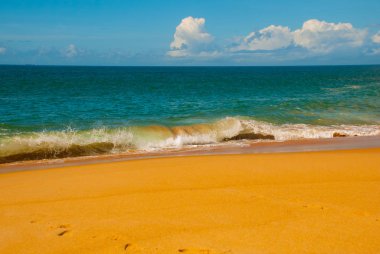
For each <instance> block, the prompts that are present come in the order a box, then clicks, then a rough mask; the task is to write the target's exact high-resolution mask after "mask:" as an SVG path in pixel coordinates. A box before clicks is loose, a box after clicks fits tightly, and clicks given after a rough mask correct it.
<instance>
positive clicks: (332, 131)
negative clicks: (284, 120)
mask: <svg viewBox="0 0 380 254" xmlns="http://www.w3.org/2000/svg"><path fill="white" fill-rule="evenodd" d="M247 134H249V135H247ZM336 134H339V135H340V136H372V135H380V126H379V125H333V126H316V125H307V124H282V125H276V124H272V123H268V122H264V121H257V120H254V119H245V118H244V119H243V118H235V117H227V118H224V119H221V120H219V121H215V122H212V123H205V124H194V125H188V126H175V127H165V126H131V127H124V128H115V129H107V128H99V129H92V130H87V131H77V130H73V129H67V130H64V131H50V132H47V131H44V132H35V133H29V134H20V135H13V136H5V137H4V136H2V137H1V139H0V141H1V143H0V163H6V162H13V161H20V160H30V159H48V158H63V157H76V156H84V155H97V154H105V153H120V152H132V151H151V150H158V149H169V148H181V147H186V146H190V145H205V144H217V143H222V142H225V141H228V140H239V139H274V140H279V141H283V140H292V139H305V138H332V137H333V136H334V135H336Z"/></svg>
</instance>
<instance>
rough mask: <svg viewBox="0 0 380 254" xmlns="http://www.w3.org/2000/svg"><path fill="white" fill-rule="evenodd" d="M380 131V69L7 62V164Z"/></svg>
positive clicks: (0, 85) (0, 74)
mask: <svg viewBox="0 0 380 254" xmlns="http://www.w3.org/2000/svg"><path fill="white" fill-rule="evenodd" d="M373 135H380V66H379V65H374V66H302V67H300V66H294V67H78V66H7V65H3V66H0V163H7V162H17V161H23V160H35V159H38V160H40V159H53V158H66V157H77V156H96V155H101V154H129V153H145V152H151V151H166V150H168V149H170V150H173V149H174V150H175V149H184V148H187V149H191V148H194V147H196V148H197V149H202V148H203V147H210V146H219V145H226V144H231V145H237V146H239V145H244V144H246V143H247V142H264V141H265V142H282V141H286V140H301V139H321V138H333V137H338V136H340V137H344V136H373Z"/></svg>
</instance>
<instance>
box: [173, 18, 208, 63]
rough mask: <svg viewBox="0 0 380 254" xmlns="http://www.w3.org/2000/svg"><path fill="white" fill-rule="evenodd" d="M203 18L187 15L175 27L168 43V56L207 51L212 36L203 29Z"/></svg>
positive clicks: (181, 55) (190, 54) (196, 53)
mask: <svg viewBox="0 0 380 254" xmlns="http://www.w3.org/2000/svg"><path fill="white" fill-rule="evenodd" d="M205 22H206V20H205V19H204V18H193V17H187V18H184V19H182V21H181V23H180V24H179V25H178V26H177V27H176V31H175V33H174V40H173V41H172V42H171V43H170V49H171V50H170V51H169V52H168V55H169V56H172V57H185V56H192V55H199V54H200V53H202V52H203V54H205V52H206V51H207V46H208V45H209V44H210V43H211V42H212V41H213V39H214V38H213V37H212V36H211V35H210V34H209V33H207V32H206V30H205V27H204V26H205Z"/></svg>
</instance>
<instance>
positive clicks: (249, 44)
mask: <svg viewBox="0 0 380 254" xmlns="http://www.w3.org/2000/svg"><path fill="white" fill-rule="evenodd" d="M366 35H367V30H365V29H356V28H354V27H353V26H352V25H351V24H350V23H328V22H325V21H319V20H317V19H310V20H308V21H305V22H304V23H303V26H302V28H300V29H297V30H295V31H291V30H290V29H289V28H288V27H286V26H275V25H270V26H268V27H266V28H264V29H262V30H260V31H258V32H251V33H250V34H249V35H248V36H246V37H244V38H243V39H241V40H239V41H238V42H237V45H236V44H235V45H234V46H232V47H231V51H233V52H236V51H245V50H246V51H253V52H254V51H258V50H268V51H269V50H278V49H285V48H289V47H298V48H304V49H306V50H308V51H309V52H311V53H313V54H314V55H315V54H326V53H330V52H332V51H334V50H335V49H338V48H347V47H360V46H362V45H363V43H364V40H365V37H366ZM375 39H379V43H380V34H379V38H377V37H376V38H375Z"/></svg>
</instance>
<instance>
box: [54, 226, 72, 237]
mask: <svg viewBox="0 0 380 254" xmlns="http://www.w3.org/2000/svg"><path fill="white" fill-rule="evenodd" d="M56 228H57V229H60V232H58V233H57V236H64V235H65V234H67V233H68V232H70V230H69V228H70V225H69V224H61V225H58V226H57V227H56Z"/></svg>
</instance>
